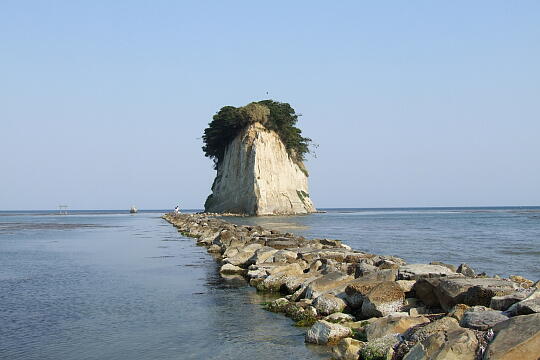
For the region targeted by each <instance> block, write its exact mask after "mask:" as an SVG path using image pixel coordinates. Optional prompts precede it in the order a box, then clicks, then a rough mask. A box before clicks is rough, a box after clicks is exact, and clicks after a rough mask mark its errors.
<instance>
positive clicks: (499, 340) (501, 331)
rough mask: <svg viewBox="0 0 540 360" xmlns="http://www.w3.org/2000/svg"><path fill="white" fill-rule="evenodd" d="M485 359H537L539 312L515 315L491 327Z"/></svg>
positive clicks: (539, 327)
mask: <svg viewBox="0 0 540 360" xmlns="http://www.w3.org/2000/svg"><path fill="white" fill-rule="evenodd" d="M493 331H494V333H495V337H494V338H493V340H492V342H491V343H490V344H489V346H488V348H487V350H486V353H485V356H484V359H486V360H525V359H531V360H532V359H538V357H539V354H540V314H531V315H523V316H516V317H513V318H510V319H508V320H506V321H503V322H500V323H498V324H497V325H495V326H494V327H493Z"/></svg>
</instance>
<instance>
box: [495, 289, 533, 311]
mask: <svg viewBox="0 0 540 360" xmlns="http://www.w3.org/2000/svg"><path fill="white" fill-rule="evenodd" d="M528 295H529V293H526V292H515V293H513V294H510V295H501V296H494V297H492V298H491V300H490V302H489V307H490V308H492V309H494V310H501V311H505V310H507V309H508V308H509V307H510V306H512V305H514V304H515V303H517V302H520V301H521V300H524V299H525V298H526V297H527V296H528Z"/></svg>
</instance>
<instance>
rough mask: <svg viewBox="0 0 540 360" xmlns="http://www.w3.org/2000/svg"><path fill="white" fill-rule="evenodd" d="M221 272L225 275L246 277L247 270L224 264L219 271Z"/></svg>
mask: <svg viewBox="0 0 540 360" xmlns="http://www.w3.org/2000/svg"><path fill="white" fill-rule="evenodd" d="M219 272H220V274H223V275H245V274H246V273H247V270H245V269H242V268H241V267H238V266H235V265H233V264H224V265H223V266H222V267H221V269H219Z"/></svg>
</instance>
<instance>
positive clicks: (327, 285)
mask: <svg viewBox="0 0 540 360" xmlns="http://www.w3.org/2000/svg"><path fill="white" fill-rule="evenodd" d="M351 280H352V277H351V276H349V275H346V274H343V273H342V272H333V273H329V274H326V275H324V276H322V277H320V278H318V279H317V280H315V281H312V282H311V283H310V284H309V285H308V286H307V287H306V290H305V297H306V298H308V299H314V298H316V297H318V296H320V295H322V294H325V293H332V294H335V293H336V292H339V291H340V289H341V288H342V287H343V288H344V287H345V286H347V284H348V283H349V282H350V281H351ZM343 290H344V289H343Z"/></svg>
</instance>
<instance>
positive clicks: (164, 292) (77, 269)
mask: <svg viewBox="0 0 540 360" xmlns="http://www.w3.org/2000/svg"><path fill="white" fill-rule="evenodd" d="M274 298H275V297H274ZM271 299H273V298H272V297H265V296H263V295H260V294H257V293H256V292H255V290H254V289H253V288H251V287H249V286H247V285H246V283H245V282H242V281H227V280H224V279H222V278H221V277H220V276H219V267H218V264H217V263H216V262H215V261H214V260H213V259H212V257H211V256H209V255H208V254H207V253H206V251H205V249H204V248H201V247H197V246H195V241H193V239H188V238H185V237H183V236H181V235H180V234H179V233H178V232H177V231H176V229H175V228H174V227H173V226H171V225H170V224H168V223H166V222H165V221H164V220H162V219H160V213H144V212H143V213H138V214H135V215H130V214H125V213H115V212H94V213H88V212H71V213H70V215H67V216H58V215H52V214H46V213H44V212H33V213H26V214H15V213H8V212H0V359H10V360H16V359H25V360H26V359H40V360H43V359H51V360H52V359H55V360H57V359H63V360H66V359H77V360H80V359H96V360H97V359H100V360H102V359H108V360H110V359H129V360H132V359H289V358H294V359H323V358H328V357H329V355H328V349H325V348H323V347H317V346H311V345H306V344H304V330H303V329H300V328H296V327H294V326H292V325H293V322H292V321H291V320H290V319H288V318H286V317H284V316H282V315H279V314H274V313H271V312H267V311H265V310H263V309H262V308H261V303H263V302H265V301H269V300H271Z"/></svg>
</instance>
